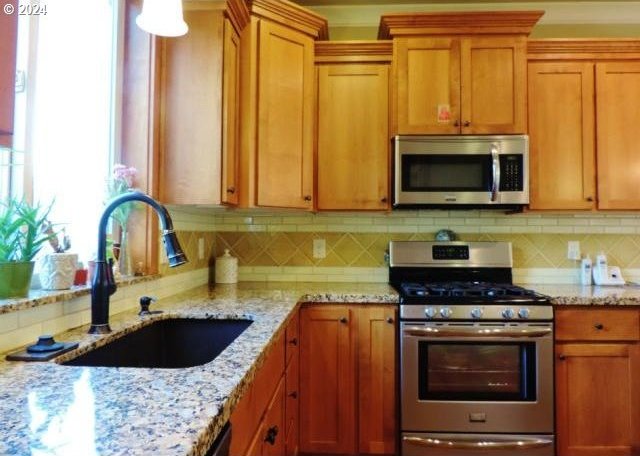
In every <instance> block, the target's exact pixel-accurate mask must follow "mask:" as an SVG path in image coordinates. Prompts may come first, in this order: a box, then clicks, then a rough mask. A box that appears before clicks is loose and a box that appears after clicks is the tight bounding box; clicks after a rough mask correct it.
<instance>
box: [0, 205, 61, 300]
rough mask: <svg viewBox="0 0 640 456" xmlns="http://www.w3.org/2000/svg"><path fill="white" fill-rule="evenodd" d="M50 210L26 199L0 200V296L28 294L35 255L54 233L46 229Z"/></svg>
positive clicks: (49, 207)
mask: <svg viewBox="0 0 640 456" xmlns="http://www.w3.org/2000/svg"><path fill="white" fill-rule="evenodd" d="M50 211H51V206H48V207H43V206H41V205H40V204H36V205H31V204H29V203H28V202H26V201H24V200H17V199H9V200H8V201H5V202H0V299H6V298H20V297H25V296H27V295H28V293H29V284H30V282H31V276H32V275H33V266H34V261H33V258H34V257H35V256H36V254H37V253H38V252H39V251H40V249H41V248H42V245H43V244H44V243H45V242H47V241H49V239H50V238H51V237H52V236H54V234H52V233H50V232H49V233H47V232H46V230H45V227H46V226H47V216H48V215H49V212H50Z"/></svg>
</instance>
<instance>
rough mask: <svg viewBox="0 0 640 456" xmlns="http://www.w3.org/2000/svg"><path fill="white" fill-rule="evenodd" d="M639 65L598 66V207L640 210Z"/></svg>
mask: <svg viewBox="0 0 640 456" xmlns="http://www.w3.org/2000/svg"><path fill="white" fill-rule="evenodd" d="M638 100H640V63H637V62H636V63H597V64H596V116H597V119H596V125H597V144H598V207H599V208H600V209H640V185H638V182H640V128H638V125H640V109H638Z"/></svg>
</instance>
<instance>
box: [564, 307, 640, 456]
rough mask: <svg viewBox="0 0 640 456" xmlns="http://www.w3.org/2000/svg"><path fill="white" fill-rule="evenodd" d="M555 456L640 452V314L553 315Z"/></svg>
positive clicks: (580, 311)
mask: <svg viewBox="0 0 640 456" xmlns="http://www.w3.org/2000/svg"><path fill="white" fill-rule="evenodd" d="M555 317H556V339H557V340H558V343H557V344H556V349H555V351H556V363H555V366H556V367H555V369H556V382H555V383H556V420H557V422H556V432H557V443H558V445H557V454H558V456H613V455H616V456H633V455H636V454H638V453H637V452H638V449H640V336H639V333H640V318H639V317H640V312H639V311H638V310H634V309H608V310H604V309H597V310H596V309H558V310H557V311H556V315H555Z"/></svg>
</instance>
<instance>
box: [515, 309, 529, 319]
mask: <svg viewBox="0 0 640 456" xmlns="http://www.w3.org/2000/svg"><path fill="white" fill-rule="evenodd" d="M529 315H531V311H530V310H529V309H527V308H526V307H523V308H522V309H520V310H518V316H519V317H520V318H522V319H527V318H529Z"/></svg>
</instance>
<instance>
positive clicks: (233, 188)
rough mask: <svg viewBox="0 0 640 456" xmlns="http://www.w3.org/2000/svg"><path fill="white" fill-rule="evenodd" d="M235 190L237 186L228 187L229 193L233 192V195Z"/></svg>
mask: <svg viewBox="0 0 640 456" xmlns="http://www.w3.org/2000/svg"><path fill="white" fill-rule="evenodd" d="M235 192H236V188H235V187H229V188H228V189H227V193H230V194H232V195H233V194H234V193H235Z"/></svg>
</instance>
